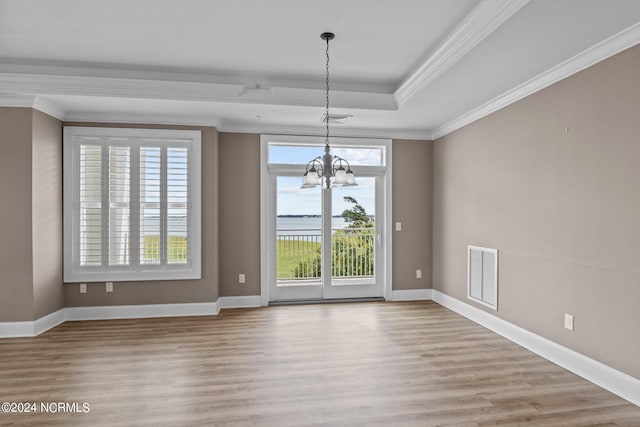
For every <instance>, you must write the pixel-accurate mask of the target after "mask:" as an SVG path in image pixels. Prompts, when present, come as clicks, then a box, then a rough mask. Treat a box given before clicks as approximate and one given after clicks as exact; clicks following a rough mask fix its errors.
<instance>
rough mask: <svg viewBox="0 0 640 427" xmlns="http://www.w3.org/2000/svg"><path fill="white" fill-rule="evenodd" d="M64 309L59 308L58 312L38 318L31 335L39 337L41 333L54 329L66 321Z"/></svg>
mask: <svg viewBox="0 0 640 427" xmlns="http://www.w3.org/2000/svg"><path fill="white" fill-rule="evenodd" d="M65 312H66V308H61V309H60V310H58V311H54V312H53V313H49V314H47V315H46V316H43V317H41V318H39V319H38V320H36V321H34V322H32V323H33V335H32V336H36V335H40V334H41V333H43V332H47V331H48V330H49V329H51V328H55V327H56V326H58V325H59V324H61V323H64V321H65V320H66V315H65Z"/></svg>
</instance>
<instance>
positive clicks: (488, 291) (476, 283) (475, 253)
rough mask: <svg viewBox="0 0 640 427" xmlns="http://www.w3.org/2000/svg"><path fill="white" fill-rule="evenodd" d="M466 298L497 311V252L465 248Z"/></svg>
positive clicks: (495, 250) (475, 247)
mask: <svg viewBox="0 0 640 427" xmlns="http://www.w3.org/2000/svg"><path fill="white" fill-rule="evenodd" d="M467 296H468V297H469V299H472V300H474V301H475V302H478V303H480V304H482V305H486V306H487V307H491V308H493V309H494V310H497V309H498V250H497V249H490V248H481V247H479V246H468V247H467Z"/></svg>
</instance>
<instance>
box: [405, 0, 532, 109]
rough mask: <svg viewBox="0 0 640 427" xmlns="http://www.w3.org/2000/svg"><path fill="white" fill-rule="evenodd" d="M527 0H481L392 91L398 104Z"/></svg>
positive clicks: (426, 83) (469, 48)
mask: <svg viewBox="0 0 640 427" xmlns="http://www.w3.org/2000/svg"><path fill="white" fill-rule="evenodd" d="M527 3H529V0H483V1H482V2H480V4H478V5H477V6H476V7H475V8H474V9H473V10H472V11H471V12H470V13H469V14H468V15H467V16H466V17H465V18H464V19H463V20H462V22H460V24H459V25H458V26H457V27H456V28H455V29H454V30H453V31H452V32H451V33H450V34H449V35H448V36H447V37H446V38H445V39H444V41H442V43H440V45H438V47H437V48H436V49H435V50H434V51H433V53H431V55H429V57H427V58H426V60H425V61H424V62H423V63H422V64H421V65H420V66H419V67H418V68H417V69H416V70H415V71H414V72H413V73H412V74H411V75H410V76H409V77H407V78H406V79H405V80H404V81H403V82H402V84H400V86H399V87H398V89H397V90H396V91H395V93H394V96H395V99H396V102H397V103H398V104H399V105H402V104H404V103H405V102H406V101H408V100H409V99H410V98H411V97H412V96H414V95H415V94H416V93H418V92H419V91H421V90H422V89H424V88H425V87H427V86H428V85H430V84H431V83H433V82H434V81H435V80H436V79H437V78H438V77H440V76H441V75H442V73H444V72H445V71H446V70H448V69H449V68H450V67H451V66H453V65H454V64H455V63H456V62H458V61H459V60H460V59H461V58H462V57H463V56H464V55H466V54H467V53H469V51H470V50H471V49H473V48H474V47H475V46H477V45H478V44H479V43H480V42H481V41H482V40H484V39H485V38H486V37H487V36H489V35H490V34H491V33H492V32H494V31H495V30H496V29H497V28H498V27H500V25H502V24H503V23H504V22H505V21H507V20H508V19H509V18H511V16H513V15H514V14H515V13H516V12H517V11H518V10H520V9H521V8H522V7H524V6H525V5H526V4H527Z"/></svg>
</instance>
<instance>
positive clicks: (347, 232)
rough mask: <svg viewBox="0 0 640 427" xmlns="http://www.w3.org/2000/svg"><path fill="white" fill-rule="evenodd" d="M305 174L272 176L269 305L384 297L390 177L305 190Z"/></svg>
mask: <svg viewBox="0 0 640 427" xmlns="http://www.w3.org/2000/svg"><path fill="white" fill-rule="evenodd" d="M294 169H297V168H294ZM303 173H304V169H300V170H295V172H293V171H291V170H289V171H285V170H278V169H277V168H276V169H275V170H272V171H270V173H269V185H270V186H271V191H270V193H271V196H272V197H271V199H272V201H273V203H272V204H271V209H272V212H271V214H272V215H270V217H271V218H273V219H274V220H275V224H272V225H273V226H272V227H271V233H270V240H271V243H272V244H271V245H270V246H271V248H272V250H271V251H269V254H270V257H269V258H270V259H269V263H270V264H271V268H270V271H271V272H272V274H271V277H270V278H269V300H270V301H287V300H309V299H344V298H363V297H381V296H383V294H384V277H385V275H384V272H385V271H384V270H385V268H384V264H385V263H384V258H383V257H384V254H385V251H384V248H383V246H382V243H383V241H384V229H385V227H384V224H385V221H384V203H383V201H384V197H383V190H384V179H383V178H384V176H383V175H382V174H379V173H378V174H369V175H367V174H364V173H362V174H358V175H357V181H358V184H359V185H358V186H355V187H336V188H331V189H327V190H322V189H320V188H311V189H305V190H300V189H299V187H300V183H301V176H302V174H303Z"/></svg>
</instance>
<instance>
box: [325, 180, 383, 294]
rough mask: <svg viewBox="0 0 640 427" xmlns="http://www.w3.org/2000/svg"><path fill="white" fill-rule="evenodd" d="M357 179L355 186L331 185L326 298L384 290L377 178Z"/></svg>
mask: <svg viewBox="0 0 640 427" xmlns="http://www.w3.org/2000/svg"><path fill="white" fill-rule="evenodd" d="M357 181H358V185H357V186H354V187H335V188H332V189H331V234H330V238H331V280H330V281H329V283H328V286H326V288H325V293H324V295H325V298H358V297H374V296H382V293H383V288H382V280H379V277H378V274H379V270H380V269H379V268H378V260H379V255H378V249H379V244H378V243H379V233H380V230H379V229H378V227H377V224H376V220H377V219H379V218H378V216H379V212H378V210H379V203H377V185H378V178H376V177H365V176H358V178H357ZM328 238H329V237H327V239H328Z"/></svg>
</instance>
